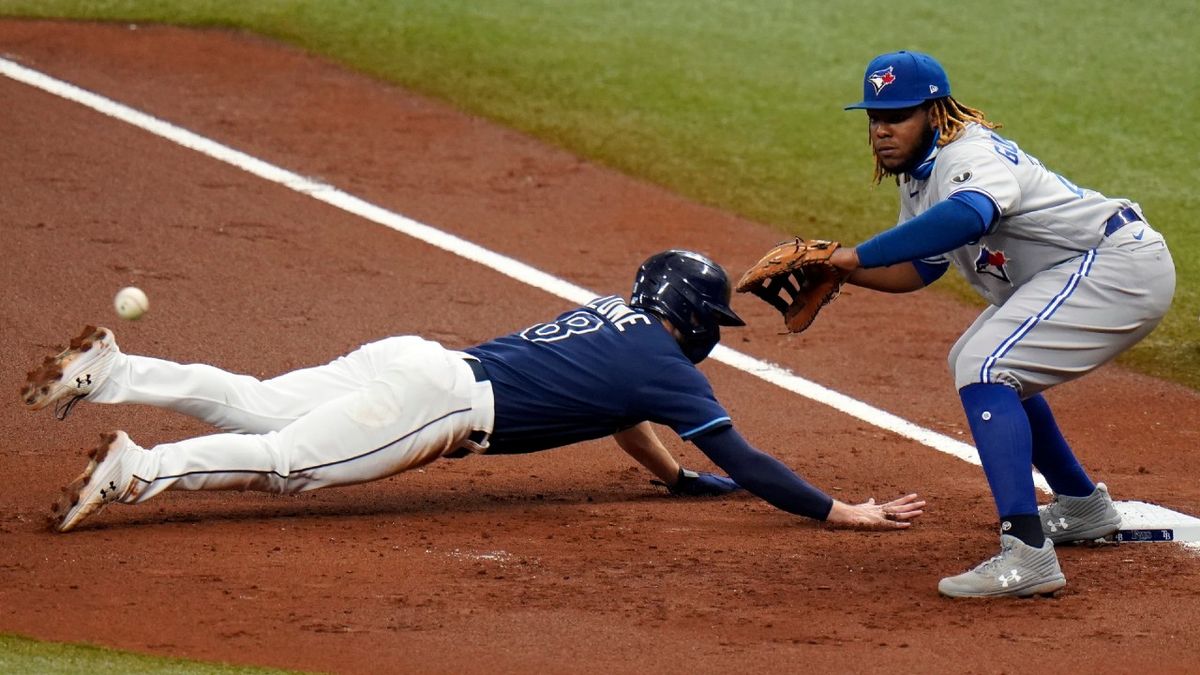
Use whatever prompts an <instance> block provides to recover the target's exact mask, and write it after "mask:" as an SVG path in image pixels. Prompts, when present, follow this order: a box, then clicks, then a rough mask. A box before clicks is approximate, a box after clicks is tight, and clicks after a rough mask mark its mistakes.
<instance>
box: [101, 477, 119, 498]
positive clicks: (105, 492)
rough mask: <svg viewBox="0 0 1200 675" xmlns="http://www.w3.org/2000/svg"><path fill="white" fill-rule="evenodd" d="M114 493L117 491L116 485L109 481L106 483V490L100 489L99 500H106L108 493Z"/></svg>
mask: <svg viewBox="0 0 1200 675" xmlns="http://www.w3.org/2000/svg"><path fill="white" fill-rule="evenodd" d="M116 491H117V484H116V483H114V482H113V481H111V480H110V481H108V488H107V489H105V488H100V498H101V499H108V494H109V493H110V492H116Z"/></svg>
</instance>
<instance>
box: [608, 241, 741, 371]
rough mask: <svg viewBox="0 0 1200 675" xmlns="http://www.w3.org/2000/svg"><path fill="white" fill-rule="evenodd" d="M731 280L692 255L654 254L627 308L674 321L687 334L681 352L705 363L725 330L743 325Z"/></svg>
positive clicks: (641, 271) (678, 252) (718, 268)
mask: <svg viewBox="0 0 1200 675" xmlns="http://www.w3.org/2000/svg"><path fill="white" fill-rule="evenodd" d="M731 291H732V289H731V287H730V284H729V277H728V276H726V275H725V270H723V269H721V266H720V265H718V264H717V263H715V262H713V261H712V260H709V259H708V258H706V257H704V256H702V255H700V254H699V253H693V252H691V251H681V250H670V251H663V252H662V253H658V254H655V255H652V256H650V257H649V258H647V259H646V262H644V263H642V266H641V267H639V268H638V273H637V278H636V279H634V281H633V295H632V297H631V298H630V300H629V304H630V305H633V306H634V307H641V308H642V309H645V310H647V311H650V312H653V313H654V314H657V315H658V316H660V317H662V318H663V319H666V320H667V321H670V322H671V325H672V326H674V327H675V329H676V330H678V331H679V333H680V334H681V335H682V336H683V339H682V341H681V343H680V344H681V346H682V347H683V353H684V354H685V355H687V357H688V359H689V360H691V362H692V363H700V362H701V361H703V360H704V358H705V357H706V356H708V353H709V352H711V351H712V349H713V347H715V346H717V342H719V341H720V340H721V326H745V325H746V322H745V321H742V318H741V317H740V316H738V315H737V314H735V313H734V311H733V310H732V309H731V308H730V307H729V298H730V295H731Z"/></svg>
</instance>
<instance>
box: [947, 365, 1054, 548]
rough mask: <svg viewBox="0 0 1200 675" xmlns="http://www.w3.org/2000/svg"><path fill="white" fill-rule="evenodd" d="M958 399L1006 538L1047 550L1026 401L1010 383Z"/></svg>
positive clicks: (978, 388)
mask: <svg viewBox="0 0 1200 675" xmlns="http://www.w3.org/2000/svg"><path fill="white" fill-rule="evenodd" d="M958 395H959V397H960V398H961V399H962V404H963V410H964V411H966V414H967V424H969V425H970V427H971V435H972V436H974V438H975V447H976V448H977V449H978V450H979V459H980V461H981V463H982V464H983V473H984V475H986V476H987V480H988V485H989V486H991V488H992V498H993V499H994V500H995V502H996V512H997V513H998V514H999V515H1000V522H1001V526H1000V527H1001V533H1002V534H1011V535H1013V536H1015V537H1017V538H1018V539H1020V540H1021V541H1024V542H1025V543H1026V544H1029V545H1030V546H1035V547H1041V546H1042V544H1043V543H1044V541H1045V537H1044V536H1043V534H1042V527H1041V524H1040V522H1039V520H1038V515H1037V496H1036V495H1035V494H1034V488H1033V473H1032V468H1033V432H1032V430H1031V429H1030V425H1029V417H1028V415H1026V414H1025V408H1023V407H1022V406H1021V398H1020V397H1019V396H1018V395H1017V392H1016V390H1015V389H1013V388H1012V387H1009V386H1008V385H1004V384H983V383H980V384H969V385H967V386H965V387H963V388H962V389H959V390H958Z"/></svg>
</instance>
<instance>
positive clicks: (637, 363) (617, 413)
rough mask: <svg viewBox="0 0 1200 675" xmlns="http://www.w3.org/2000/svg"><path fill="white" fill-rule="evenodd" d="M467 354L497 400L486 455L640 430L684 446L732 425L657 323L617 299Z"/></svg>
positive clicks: (606, 299)
mask: <svg viewBox="0 0 1200 675" xmlns="http://www.w3.org/2000/svg"><path fill="white" fill-rule="evenodd" d="M466 351H467V353H469V354H471V355H473V356H475V357H477V358H478V359H479V360H480V361H482V362H483V365H484V367H485V368H486V369H487V373H488V377H489V378H490V379H491V382H492V391H493V393H494V395H495V400H496V423H495V428H494V430H493V432H492V436H491V439H490V442H491V445H490V447H489V449H488V453H489V454H499V453H517V452H534V451H537V450H545V449H547V448H555V447H559V446H563V445H568V444H570V443H577V442H579V441H585V440H591V439H594V438H600V437H603V436H608V435H611V434H613V433H615V432H618V431H621V430H624V429H628V428H629V427H632V426H634V425H636V424H639V423H641V422H644V421H650V422H654V423H656V424H662V425H665V426H668V427H670V428H671V429H673V430H674V431H675V432H676V433H677V434H679V436H680V437H681V438H683V439H684V440H689V439H691V438H693V437H695V436H696V435H697V434H701V433H704V432H707V431H712V430H716V429H719V428H722V427H725V426H729V425H730V424H731V423H730V420H729V414H728V413H726V412H725V409H724V408H723V407H722V406H721V404H720V403H718V402H717V399H716V397H715V396H714V395H713V391H712V386H711V385H710V384H709V383H708V379H707V378H705V377H704V375H703V374H702V373H700V371H699V370H696V366H695V365H693V364H692V362H691V361H689V360H688V359H687V357H686V356H684V354H683V351H682V349H680V347H679V344H678V343H677V342H676V341H675V338H674V337H672V336H671V334H670V333H668V332H667V331H666V330H665V329H664V327H663V326H662V324H661V322H660V320H659V319H658V317H656V316H654V315H653V314H649V313H647V312H645V311H642V310H640V309H637V308H634V307H630V306H628V305H627V304H625V301H624V300H623V299H621V298H620V297H617V296H608V297H603V298H597V299H595V300H593V301H591V302H590V303H588V305H587V306H586V307H581V308H579V309H576V310H572V311H570V312H566V313H564V314H562V315H561V316H559V317H558V318H557V319H555V320H554V321H553V322H550V323H542V324H537V325H534V326H530V327H529V328H526V329H525V330H523V331H521V332H519V333H514V334H512V335H506V336H504V337H501V338H497V339H495V340H492V341H491V342H486V343H484V344H481V345H479V346H477V347H472V348H470V349H467V350H466Z"/></svg>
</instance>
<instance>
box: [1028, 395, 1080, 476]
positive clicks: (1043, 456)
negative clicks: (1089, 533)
mask: <svg viewBox="0 0 1200 675" xmlns="http://www.w3.org/2000/svg"><path fill="white" fill-rule="evenodd" d="M1021 406H1022V407H1023V408H1025V414H1026V415H1027V416H1028V417H1029V427H1030V429H1031V430H1032V431H1033V465H1034V466H1036V467H1037V470H1038V471H1041V472H1042V475H1043V476H1045V477H1046V482H1047V483H1049V484H1050V488H1051V489H1053V490H1054V493H1055V494H1060V495H1067V496H1070V497H1086V496H1088V495H1090V494H1092V492H1094V491H1095V490H1096V484H1095V483H1093V482H1092V479H1091V478H1089V477H1088V475H1087V472H1086V471H1084V470H1083V467H1082V466H1080V464H1079V460H1077V459H1075V453H1073V452H1071V446H1070V445H1068V444H1067V439H1065V438H1063V435H1062V432H1061V431H1059V429H1058V423H1057V422H1055V421H1054V413H1052V412H1050V404H1049V403H1047V402H1046V399H1045V398H1043V397H1042V395H1041V394H1035V395H1033V396H1030V397H1029V398H1027V399H1025V400H1024V401H1022V402H1021Z"/></svg>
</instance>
